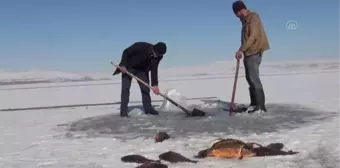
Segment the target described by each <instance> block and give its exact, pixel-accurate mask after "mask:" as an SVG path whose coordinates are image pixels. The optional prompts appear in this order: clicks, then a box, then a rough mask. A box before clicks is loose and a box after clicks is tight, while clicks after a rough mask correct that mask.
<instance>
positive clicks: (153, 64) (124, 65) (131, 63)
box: [113, 42, 167, 117]
mask: <svg viewBox="0 0 340 168" xmlns="http://www.w3.org/2000/svg"><path fill="white" fill-rule="evenodd" d="M166 50H167V46H166V44H165V43H163V42H158V43H157V44H155V45H153V44H150V43H147V42H136V43H134V44H132V45H131V46H130V47H128V48H126V49H125V50H124V51H123V55H122V58H121V62H120V64H119V66H120V68H117V69H116V70H115V72H114V73H113V75H116V74H119V73H120V72H122V86H121V87H122V91H121V105H120V116H121V117H128V114H127V108H128V103H129V97H130V86H131V80H132V77H130V76H129V75H128V74H126V73H125V72H126V71H129V72H130V73H132V74H133V75H135V76H137V77H138V78H140V79H141V80H143V81H144V82H146V83H147V84H149V71H151V86H152V87H153V92H154V93H155V94H158V93H159V88H158V65H159V62H160V61H161V60H162V59H163V55H164V54H165V53H166ZM138 84H139V87H140V90H141V94H142V102H143V108H144V113H145V114H152V115H158V112H157V111H156V110H155V109H154V108H153V107H152V105H151V97H150V88H149V87H147V86H145V85H143V84H142V83H140V82H138Z"/></svg>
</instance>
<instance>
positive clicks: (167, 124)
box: [60, 100, 338, 140]
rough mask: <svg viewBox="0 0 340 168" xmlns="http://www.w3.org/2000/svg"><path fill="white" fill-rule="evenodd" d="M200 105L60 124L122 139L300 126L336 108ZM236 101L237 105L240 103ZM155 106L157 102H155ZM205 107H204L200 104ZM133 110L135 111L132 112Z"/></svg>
mask: <svg viewBox="0 0 340 168" xmlns="http://www.w3.org/2000/svg"><path fill="white" fill-rule="evenodd" d="M202 102H203V106H200V107H201V108H200V107H199V106H198V105H192V106H190V109H193V108H195V107H196V108H200V109H201V110H203V111H205V112H206V113H207V115H206V116H204V117H186V116H185V113H184V112H183V111H181V110H178V111H171V112H169V111H159V115H157V116H153V115H145V114H144V112H143V111H142V110H143V107H142V105H134V106H130V107H129V109H130V113H131V111H133V110H134V109H139V110H138V111H140V112H139V113H140V114H135V115H130V116H131V117H129V118H121V117H120V116H119V112H118V113H114V114H106V115H101V116H95V117H88V118H84V119H80V120H77V121H73V122H70V123H66V124H61V125H60V127H63V129H62V130H63V131H64V132H66V134H67V135H68V137H69V138H70V137H78V138H81V137H99V136H109V137H110V138H112V137H114V138H117V139H121V140H126V139H135V138H152V137H153V136H154V135H155V134H156V133H157V132H158V131H166V132H168V133H170V134H172V135H173V136H175V137H176V136H179V137H182V138H185V137H188V136H191V135H198V134H201V133H205V134H211V135H213V134H214V133H223V134H225V135H231V134H242V135H246V134H254V133H255V134H261V133H270V132H276V131H278V130H282V129H284V130H288V129H295V128H298V127H302V126H304V125H306V124H312V123H315V122H323V121H324V120H327V119H329V118H332V117H334V116H338V113H337V112H322V111H321V110H319V109H312V108H309V107H305V106H302V105H299V104H275V103H272V104H267V110H268V112H266V113H262V114H247V113H236V114H235V115H233V116H229V112H228V111H224V110H223V109H228V108H229V106H230V102H226V101H221V100H202ZM243 106H244V105H243V104H237V107H243ZM154 107H155V108H156V109H157V106H154ZM203 107H204V108H203ZM133 113H134V112H133ZM70 135H72V136H70Z"/></svg>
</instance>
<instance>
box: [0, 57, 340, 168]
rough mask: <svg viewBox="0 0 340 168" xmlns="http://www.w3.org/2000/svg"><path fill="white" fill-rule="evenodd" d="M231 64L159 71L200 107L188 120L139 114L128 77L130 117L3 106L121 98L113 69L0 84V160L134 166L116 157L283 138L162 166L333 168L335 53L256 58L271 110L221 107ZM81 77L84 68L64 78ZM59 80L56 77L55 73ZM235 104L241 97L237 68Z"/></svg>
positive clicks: (7, 163) (112, 108) (7, 165)
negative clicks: (234, 111)
mask: <svg viewBox="0 0 340 168" xmlns="http://www.w3.org/2000/svg"><path fill="white" fill-rule="evenodd" d="M205 69H208V70H209V71H208V72H206V71H205ZM234 71H235V62H234V61H232V62H217V63H211V64H207V65H204V66H195V67H182V68H171V69H162V70H161V71H160V73H159V74H160V75H161V77H160V87H161V91H162V92H165V91H166V90H167V89H176V91H177V92H179V93H180V95H181V96H184V97H185V98H187V99H186V101H185V104H186V105H187V106H188V108H189V109H192V108H194V107H197V108H200V109H203V110H204V111H206V112H207V116H206V117H202V118H187V117H185V113H184V112H182V111H180V110H178V111H173V110H171V111H164V110H162V111H160V115H159V116H145V115H143V112H142V110H141V108H142V106H141V102H140V100H141V97H140V90H139V88H138V85H137V84H136V83H135V82H134V83H133V85H132V87H131V97H130V100H131V102H133V103H130V104H129V105H130V109H131V111H130V113H129V114H130V116H131V117H130V118H128V119H126V118H120V117H119V103H117V104H113V105H106V106H85V107H72V108H59V109H41V110H21V111H6V110H7V109H15V108H30V107H40V106H55V105H70V104H89V103H90V104H91V103H113V102H119V101H120V83H119V82H120V81H119V76H111V74H112V73H111V72H108V73H107V74H106V76H105V74H104V75H103V74H101V75H100V76H101V77H100V78H109V79H110V80H106V81H87V82H79V81H78V82H63V83H39V84H22V85H19V84H17V85H3V86H0V99H1V101H0V102H1V103H0V110H2V111H1V112H0V129H1V130H2V132H3V133H2V134H1V135H0V142H1V143H0V149H1V150H0V167H1V168H2V167H4V168H14V167H15V168H17V167H20V168H21V167H25V168H31V167H32V168H35V167H39V168H40V167H41V168H42V167H44V168H45V167H46V168H60V167H69V168H73V167H74V168H78V167H79V168H80V167H82V168H94V167H95V168H104V167H105V168H109V167H110V168H112V167H117V168H118V167H119V168H132V167H136V166H137V164H134V163H123V162H121V161H120V157H122V156H124V155H128V154H133V153H134V154H141V155H144V156H146V157H149V158H151V159H157V158H158V155H159V154H161V153H163V152H166V151H168V150H173V151H175V152H178V153H181V154H183V155H184V156H186V157H188V158H191V159H194V158H193V155H195V154H196V153H197V152H198V151H199V150H202V149H204V148H207V147H209V146H210V145H211V144H212V141H213V140H215V139H217V138H237V139H240V140H243V141H246V142H250V141H252V142H258V143H260V144H263V145H266V144H268V143H272V142H281V143H284V145H285V147H284V149H285V150H293V151H298V152H300V153H299V154H297V155H292V156H275V157H259V158H246V159H243V160H237V159H216V158H206V159H199V163H197V164H193V163H177V164H170V163H167V164H168V166H169V167H170V168H179V167H180V168H187V167H188V168H189V167H196V168H203V167H204V168H205V167H241V168H242V167H261V168H262V167H282V168H283V167H310V168H314V167H338V166H339V156H340V155H339V151H340V150H339V140H340V139H339V111H340V110H339V109H340V108H339V60H316V61H308V62H307V61H300V62H298V61H289V62H266V60H265V59H264V63H263V65H262V66H261V75H262V76H261V79H262V82H263V85H264V88H265V92H266V102H267V108H268V111H269V112H268V113H264V114H254V115H244V114H242V115H236V116H229V115H228V113H227V112H225V111H223V110H222V108H225V107H226V106H228V103H229V101H230V99H231V93H232V86H233V78H234ZM31 72H32V71H31ZM20 74H22V72H20ZM66 74H67V73H66ZM30 75H31V76H33V77H32V79H33V78H34V76H40V78H39V79H45V78H46V79H49V80H52V79H54V76H48V75H46V76H42V75H39V74H38V75H34V74H32V73H31V74H30ZM0 76H1V74H0ZM79 76H82V75H67V76H65V78H68V79H71V78H78V77H79ZM58 77H59V78H63V76H62V75H59V76H58ZM17 78H18V74H16V73H15V72H13V73H11V74H10V73H8V72H6V76H5V75H3V76H2V77H1V80H3V81H11V79H17ZM93 78H94V79H96V77H95V76H93ZM98 78H99V77H98ZM34 79H36V78H34ZM152 99H153V100H154V103H153V104H154V105H155V107H156V108H159V107H160V106H161V105H162V100H163V99H162V98H161V97H159V96H156V95H153V94H152ZM235 101H236V102H237V103H241V104H248V103H249V97H248V87H247V83H246V80H245V79H244V72H243V66H242V65H241V69H240V76H239V80H238V86H237V91H236V99H235ZM172 108H173V107H172ZM158 131H166V132H168V133H169V134H170V136H172V139H170V140H167V141H164V142H163V143H154V139H153V137H154V135H155V134H156V133H157V132H158ZM165 163H166V162H165Z"/></svg>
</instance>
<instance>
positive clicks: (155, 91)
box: [152, 86, 159, 95]
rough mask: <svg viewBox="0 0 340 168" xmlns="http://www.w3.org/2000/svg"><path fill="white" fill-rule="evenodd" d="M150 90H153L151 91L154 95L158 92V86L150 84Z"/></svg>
mask: <svg viewBox="0 0 340 168" xmlns="http://www.w3.org/2000/svg"><path fill="white" fill-rule="evenodd" d="M152 90H153V92H154V93H155V94H156V95H158V94H159V88H158V86H152Z"/></svg>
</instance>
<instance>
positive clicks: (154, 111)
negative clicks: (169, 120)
mask: <svg viewBox="0 0 340 168" xmlns="http://www.w3.org/2000/svg"><path fill="white" fill-rule="evenodd" d="M145 114H151V115H158V111H157V110H155V109H154V108H152V107H151V108H149V109H147V110H145Z"/></svg>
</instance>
